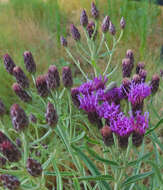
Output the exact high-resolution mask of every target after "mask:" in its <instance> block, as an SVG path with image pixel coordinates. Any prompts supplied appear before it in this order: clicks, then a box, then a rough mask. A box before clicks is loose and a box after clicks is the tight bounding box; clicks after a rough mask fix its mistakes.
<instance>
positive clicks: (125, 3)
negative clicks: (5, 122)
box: [0, 0, 163, 115]
mask: <svg viewBox="0 0 163 190" xmlns="http://www.w3.org/2000/svg"><path fill="white" fill-rule="evenodd" d="M1 1H2V0H1ZM96 3H97V6H98V9H99V10H100V17H101V18H100V20H102V19H103V17H104V16H105V15H106V14H107V15H109V16H110V17H111V20H112V21H113V23H114V24H115V26H116V28H117V31H118V30H119V21H120V18H121V17H122V16H124V17H125V20H126V23H127V25H126V28H125V33H124V36H123V38H122V40H121V42H120V44H119V46H118V50H117V51H116V53H115V55H114V58H113V62H112V65H114V64H117V63H118V62H121V60H122V58H123V57H124V56H125V52H126V50H127V49H132V50H133V51H134V54H135V63H137V62H138V61H144V62H145V64H146V69H147V71H148V80H150V79H151V77H152V74H153V73H155V72H157V73H159V72H160V68H161V67H162V68H163V62H161V60H160V49H161V46H162V45H163V22H162V20H163V7H159V6H158V5H156V4H155V3H153V2H152V1H151V0H150V1H148V0H140V1H139V2H138V1H133V0H96ZM82 8H85V9H86V10H87V12H88V15H89V16H90V1H88V0H69V1H68V0H11V1H10V0H6V1H5V0H3V2H1V3H0V96H1V98H2V99H3V101H4V103H5V104H6V105H7V107H8V108H9V107H10V106H11V104H12V103H13V102H14V101H17V99H16V96H15V95H14V93H13V92H12V89H11V86H12V83H13V79H12V78H11V76H10V75H9V74H8V73H7V72H6V71H5V69H4V65H3V55H4V54H5V53H8V54H9V55H10V56H11V57H12V58H13V60H14V61H15V63H16V64H17V65H20V66H21V67H22V68H24V63H23V56H22V55H23V52H24V51H25V50H29V51H31V52H32V54H33V56H34V59H35V61H36V64H37V70H38V74H40V73H45V72H46V71H47V69H48V65H51V64H56V65H57V67H58V68H59V69H60V68H61V67H62V66H63V65H65V64H67V62H66V61H70V60H69V59H68V58H67V56H66V54H65V52H64V50H63V49H62V48H61V47H60V42H59V39H60V35H64V36H66V37H67V38H68V43H69V46H71V48H72V51H73V50H74V52H75V48H73V40H72V39H71V37H70V32H69V25H70V24H71V23H74V24H75V25H76V26H77V27H78V28H79V29H80V28H81V26H80V22H79V19H80V13H81V10H82ZM108 40H109V37H108ZM70 63H71V64H73V63H72V62H70ZM99 64H101V67H102V66H103V64H104V63H103V60H102V61H101V63H99ZM120 70H121V68H119V71H117V72H120ZM74 72H75V71H74ZM119 76H120V75H119ZM114 79H116V80H117V73H116V74H115V76H113V77H112V79H111V80H114ZM118 80H119V81H120V78H118ZM157 96H158V98H156V104H157V108H158V110H159V113H160V114H161V115H163V110H162V108H161V107H162V105H161V104H160V103H159V102H160V101H159V100H158V99H159V93H158V95H157ZM161 102H162V99H161Z"/></svg>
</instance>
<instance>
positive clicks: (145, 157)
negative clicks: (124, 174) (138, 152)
mask: <svg viewBox="0 0 163 190" xmlns="http://www.w3.org/2000/svg"><path fill="white" fill-rule="evenodd" d="M152 154H153V153H152V152H150V153H147V154H145V155H144V156H142V157H140V158H139V159H137V160H134V161H131V162H129V163H128V164H127V165H128V166H134V165H136V164H138V163H139V162H141V161H143V160H145V159H147V158H149V157H150V156H151V155H152Z"/></svg>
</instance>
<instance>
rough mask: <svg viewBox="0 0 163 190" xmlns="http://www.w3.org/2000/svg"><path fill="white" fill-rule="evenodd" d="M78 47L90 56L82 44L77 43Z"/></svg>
mask: <svg viewBox="0 0 163 190" xmlns="http://www.w3.org/2000/svg"><path fill="white" fill-rule="evenodd" d="M77 45H78V46H79V47H80V48H81V50H82V51H83V52H84V53H85V54H86V55H87V56H90V55H89V53H88V52H87V50H85V48H84V47H83V45H82V43H81V42H77Z"/></svg>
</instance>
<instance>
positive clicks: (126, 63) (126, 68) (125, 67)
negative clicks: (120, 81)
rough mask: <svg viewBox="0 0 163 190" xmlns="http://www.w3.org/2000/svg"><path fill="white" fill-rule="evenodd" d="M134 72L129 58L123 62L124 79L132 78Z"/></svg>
mask: <svg viewBox="0 0 163 190" xmlns="http://www.w3.org/2000/svg"><path fill="white" fill-rule="evenodd" d="M131 72H132V63H131V61H130V59H129V58H125V59H123V60H122V75H123V78H125V77H130V76H131Z"/></svg>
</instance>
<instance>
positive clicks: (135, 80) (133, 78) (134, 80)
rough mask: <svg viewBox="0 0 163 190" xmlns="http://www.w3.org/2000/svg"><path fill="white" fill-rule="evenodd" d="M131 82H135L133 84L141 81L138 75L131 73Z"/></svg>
mask: <svg viewBox="0 0 163 190" xmlns="http://www.w3.org/2000/svg"><path fill="white" fill-rule="evenodd" d="M132 82H133V83H135V84H140V83H141V77H140V75H137V74H135V75H133V77H132Z"/></svg>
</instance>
